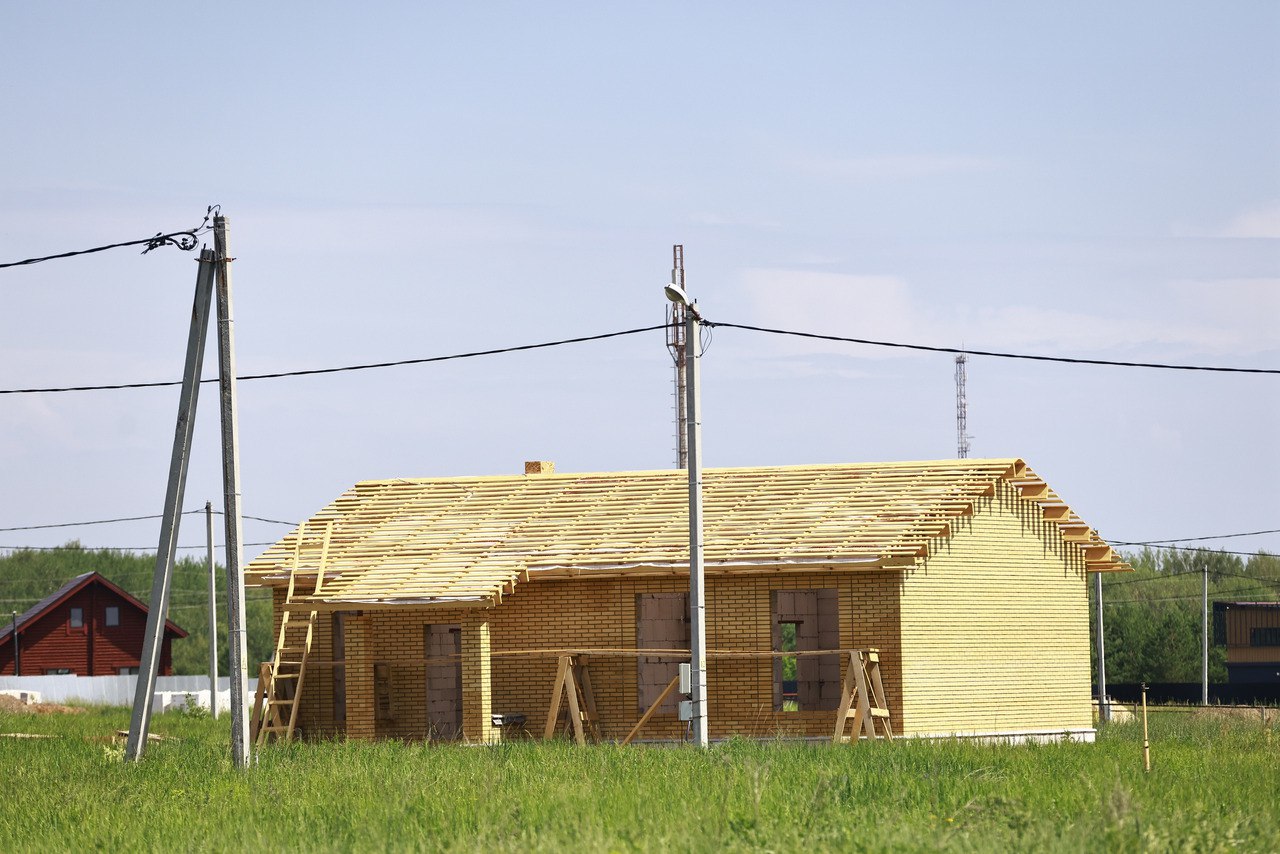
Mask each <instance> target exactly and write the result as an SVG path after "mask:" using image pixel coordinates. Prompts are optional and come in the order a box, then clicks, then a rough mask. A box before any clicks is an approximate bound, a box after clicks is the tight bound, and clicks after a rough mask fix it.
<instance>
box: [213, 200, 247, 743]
mask: <svg viewBox="0 0 1280 854" xmlns="http://www.w3.org/2000/svg"><path fill="white" fill-rule="evenodd" d="M213 246H214V250H215V251H216V253H217V256H218V258H217V267H218V287H217V293H218V378H219V383H218V388H219V391H220V395H219V402H220V406H219V409H220V411H221V414H222V494H223V497H222V510H223V513H224V514H225V516H224V519H223V521H224V522H225V523H226V540H225V542H226V544H227V552H226V554H227V652H228V657H229V660H228V662H227V667H228V673H227V675H228V676H229V677H230V680H231V761H232V762H233V763H234V764H235V766H236V767H237V768H247V767H248V765H249V715H248V702H249V696H248V695H249V664H248V637H247V634H246V631H245V625H244V622H245V621H244V570H243V569H242V567H241V560H242V558H243V557H244V554H243V551H242V549H243V544H242V540H241V536H240V524H241V519H240V457H239V445H240V434H239V427H238V425H237V423H236V354H235V334H234V322H233V320H232V313H231V260H232V259H231V258H229V257H228V256H227V218H226V217H224V216H219V217H214V219H213Z"/></svg>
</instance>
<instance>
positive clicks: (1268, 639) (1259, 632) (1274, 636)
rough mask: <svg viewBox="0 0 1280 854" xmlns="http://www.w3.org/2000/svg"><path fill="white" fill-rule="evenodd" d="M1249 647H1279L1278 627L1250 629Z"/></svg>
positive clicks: (1279, 629) (1279, 628)
mask: <svg viewBox="0 0 1280 854" xmlns="http://www.w3.org/2000/svg"><path fill="white" fill-rule="evenodd" d="M1249 646H1280V626H1259V627H1256V628H1253V629H1250V630H1249Z"/></svg>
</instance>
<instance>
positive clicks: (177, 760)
mask: <svg viewBox="0 0 1280 854" xmlns="http://www.w3.org/2000/svg"><path fill="white" fill-rule="evenodd" d="M127 723H128V713H127V710H109V711H91V712H89V713H86V714H84V715H76V716H59V717H53V716H41V717H36V716H26V715H0V731H9V732H13V731H23V732H44V733H56V734H57V735H58V736H59V737H58V738H54V739H43V740H36V739H26V740H17V739H9V738H0V769H3V778H4V786H3V791H4V796H3V798H0V839H2V840H4V845H5V847H6V848H9V849H11V850H19V851H28V850H30V851H34V850H50V849H52V850H64V849H86V848H109V849H116V850H159V849H175V848H182V849H187V848H190V849H198V850H245V849H266V848H268V847H270V848H275V849H285V850H299V849H319V850H359V851H365V850H480V849H483V850H496V851H527V850H534V851H536V850H563V849H569V848H577V849H580V850H586V851H602V850H607V851H618V850H646V851H648V850H680V851H684V850H691V851H710V850H758V849H771V850H813V851H827V850H853V851H884V850H933V849H945V850H959V851H993V850H1010V849H1014V850H1034V851H1085V850H1090V851H1094V850H1120V851H1126V850H1127V851H1144V850H1151V851H1168V850H1190V851H1216V850H1228V849H1230V850H1235V851H1239V850H1246V851H1272V850H1276V848H1277V846H1278V845H1280V805H1278V803H1277V798H1276V793H1277V791H1280V785H1278V784H1280V770H1278V769H1280V735H1277V734H1276V733H1275V732H1273V731H1271V730H1269V729H1268V728H1267V727H1265V726H1264V725H1262V724H1260V723H1259V722H1258V721H1257V720H1256V719H1249V720H1231V719H1199V718H1194V717H1192V716H1190V715H1185V714H1180V715H1175V714H1172V713H1165V714H1156V715H1155V716H1154V717H1153V721H1152V744H1153V757H1154V760H1153V770H1152V772H1151V773H1150V774H1149V775H1148V774H1144V773H1143V771H1142V765H1141V749H1140V745H1141V728H1140V725H1138V724H1117V725H1113V726H1111V727H1109V728H1108V729H1106V730H1105V731H1104V733H1103V735H1102V736H1101V737H1100V739H1099V741H1098V742H1097V743H1096V744H1092V745H1081V744H1054V745H1043V746H990V745H981V744H973V743H965V742H942V743H923V742H916V741H904V740H899V741H897V742H894V743H893V744H884V743H876V744H861V745H858V746H856V747H840V748H832V747H830V746H826V745H807V744H796V743H784V742H765V743H760V742H749V741H731V742H728V743H725V744H720V745H716V746H714V747H713V748H712V749H710V750H707V751H701V752H700V751H696V750H693V749H662V748H645V747H628V748H620V747H616V746H612V745H600V746H594V747H589V748H585V749H584V748H575V747H573V746H570V745H568V744H565V743H551V744H541V743H534V742H519V743H513V744H507V745H502V746H499V747H491V748H473V747H462V746H446V747H430V746H426V745H420V744H409V745H406V744H401V743H396V742H383V743H373V744H367V743H346V742H327V743H319V744H300V745H281V746H276V747H272V748H270V749H267V750H265V751H263V753H262V754H261V757H260V761H259V763H258V765H257V766H256V767H254V768H252V769H250V770H248V771H247V772H237V771H235V770H234V769H232V767H231V765H230V762H229V759H228V755H227V749H226V731H225V726H226V719H225V718H224V719H222V720H220V721H218V722H213V721H210V720H208V719H203V720H202V719H193V718H187V717H183V716H181V715H179V714H166V715H161V716H158V717H157V718H156V720H155V723H154V726H153V732H157V733H160V734H163V735H165V736H168V737H170V740H167V741H163V742H160V743H158V744H154V745H152V746H151V747H150V749H149V751H148V754H147V756H146V758H145V760H144V761H143V762H142V763H141V764H138V765H126V764H124V763H123V762H122V761H121V753H122V751H121V749H120V748H119V747H118V746H114V745H112V744H110V743H109V742H104V741H102V740H100V738H101V737H102V736H104V735H107V734H109V733H110V732H111V731H112V730H113V729H116V728H123V727H124V726H126V725H127ZM95 739H99V740H95Z"/></svg>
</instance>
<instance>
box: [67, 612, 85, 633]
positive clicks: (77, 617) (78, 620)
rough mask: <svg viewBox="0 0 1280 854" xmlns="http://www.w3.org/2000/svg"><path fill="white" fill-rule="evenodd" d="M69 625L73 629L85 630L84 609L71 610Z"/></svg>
mask: <svg viewBox="0 0 1280 854" xmlns="http://www.w3.org/2000/svg"><path fill="white" fill-rule="evenodd" d="M69 625H70V626H71V628H73V629H82V628H84V609H83V608H72V609H71V622H70V624H69Z"/></svg>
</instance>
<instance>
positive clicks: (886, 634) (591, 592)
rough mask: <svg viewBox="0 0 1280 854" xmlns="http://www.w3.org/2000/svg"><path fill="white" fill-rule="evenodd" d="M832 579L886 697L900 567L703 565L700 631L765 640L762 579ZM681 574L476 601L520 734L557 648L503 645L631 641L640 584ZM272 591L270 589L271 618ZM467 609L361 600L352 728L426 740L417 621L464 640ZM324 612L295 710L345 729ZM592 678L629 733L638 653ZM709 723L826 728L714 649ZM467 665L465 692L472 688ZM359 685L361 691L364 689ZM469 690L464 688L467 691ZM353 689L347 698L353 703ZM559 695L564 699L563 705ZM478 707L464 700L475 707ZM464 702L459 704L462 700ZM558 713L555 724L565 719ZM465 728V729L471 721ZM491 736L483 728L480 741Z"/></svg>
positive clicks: (603, 711)
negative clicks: (456, 628)
mask: <svg viewBox="0 0 1280 854" xmlns="http://www.w3.org/2000/svg"><path fill="white" fill-rule="evenodd" d="M823 588H834V589H836V590H837V593H838V601H839V613H840V645H841V647H846V648H848V647H869V646H876V647H879V648H880V649H881V651H882V655H881V661H882V673H883V675H884V677H885V682H886V691H887V693H888V695H889V703H890V707H891V708H894V707H896V705H897V704H898V702H899V701H900V696H901V695H900V679H899V676H898V671H899V668H900V656H899V654H898V652H897V615H898V604H897V588H898V573H896V572H892V571H884V570H879V571H871V572H857V573H853V572H825V573H821V572H815V573H813V574H805V575H797V574H767V575H765V574H761V575H747V576H742V575H739V576H731V577H724V576H712V577H710V578H709V579H708V585H707V608H708V617H707V635H708V637H707V643H708V647H709V648H711V649H717V650H718V649H739V650H768V649H769V648H770V646H771V643H772V629H773V626H772V621H771V615H770V594H771V591H774V590H781V589H823ZM687 589H688V582H687V580H686V579H684V578H680V577H677V576H672V577H663V578H652V579H637V580H626V581H623V580H617V579H614V580H605V581H589V580H585V581H579V580H575V581H544V582H536V581H535V582H530V583H526V584H521V585H519V586H518V587H517V589H516V592H515V593H514V594H513V595H511V596H508V597H506V599H505V600H504V601H503V603H502V605H500V606H498V607H497V608H493V609H486V610H485V611H483V612H480V613H483V614H484V615H486V616H487V617H488V628H489V643H490V649H491V652H492V658H491V677H490V678H491V686H492V694H491V696H492V706H491V709H492V711H493V712H502V713H519V714H524V715H526V717H527V719H528V722H527V725H526V728H527V730H528V732H529V733H531V734H534V735H540V734H541V732H542V729H543V725H544V724H545V722H546V716H547V712H548V708H549V706H550V702H551V690H552V686H553V683H554V679H555V675H556V667H557V659H556V657H555V656H554V655H551V654H547V655H536V656H530V655H509V653H511V652H513V651H524V650H557V649H566V648H589V649H601V648H607V649H633V648H634V647H635V634H636V622H635V621H636V613H635V611H636V594H638V593H658V592H681V591H685V590H687ZM281 604H282V599H278V600H277V609H276V619H277V626H278V621H279V612H280V605H281ZM477 616H479V615H478V614H477V613H476V612H471V611H467V610H458V609H426V608H413V609H396V610H369V611H365V612H364V616H363V617H362V618H359V620H358V621H357V620H356V618H348V629H347V648H346V651H347V662H348V663H347V665H346V674H347V675H346V679H347V724H346V732H347V734H348V735H349V736H350V737H369V736H368V735H367V733H369V732H370V731H372V733H373V736H376V737H398V738H407V739H416V738H423V737H425V736H426V733H427V731H428V721H427V715H426V703H425V697H426V666H425V662H424V658H425V647H424V641H423V631H424V629H423V627H424V626H425V625H428V624H431V623H461V624H463V635H462V643H463V646H464V652H465V649H466V647H467V644H468V643H469V641H468V634H469V632H468V620H469V619H471V620H474V619H475V617H477ZM357 622H358V623H359V624H360V625H364V626H366V627H367V640H365V641H364V642H363V643H362V642H361V640H360V639H359V638H357V639H356V640H355V644H356V646H353V629H352V626H353V625H354V624H356V623H357ZM330 626H331V617H330V615H329V614H326V613H321V614H320V616H319V619H318V621H317V625H316V633H315V641H314V644H313V653H312V659H313V661H314V662H315V664H314V665H313V666H312V667H311V668H310V669H309V671H308V674H307V677H306V683H305V686H304V700H303V706H302V708H301V709H300V714H299V719H300V723H301V725H302V726H303V728H304V732H305V733H306V734H308V735H312V734H316V735H319V734H329V733H337V732H341V731H342V727H341V726H340V725H336V724H335V723H334V722H333V719H332V718H333V702H332V696H333V677H332V667H330V666H328V665H327V663H326V662H327V661H328V660H329V657H330V655H329V650H330V648H331V643H332V635H331V633H330ZM378 663H387V664H390V666H391V682H392V684H391V691H392V719H391V720H390V721H385V720H380V721H375V722H373V723H372V725H371V724H370V723H369V722H363V723H361V722H358V720H357V717H358V716H362V715H363V716H368V715H372V714H373V708H374V705H373V691H374V680H373V668H374V666H375V665H376V664H378ZM589 668H590V671H591V679H592V684H593V687H594V689H595V691H594V693H595V698H596V705H597V711H598V713H599V726H600V731H601V733H600V734H601V735H602V736H603V737H604V738H608V739H620V738H622V737H623V736H625V735H626V734H627V732H629V731H630V729H631V727H632V726H633V725H634V724H635V722H636V721H637V720H638V719H639V717H640V715H641V713H642V710H641V709H640V708H639V705H638V698H637V693H638V687H637V679H638V676H637V672H636V659H635V657H633V656H609V655H598V656H595V657H593V658H592V659H591V662H590V664H589ZM708 671H709V673H708V675H709V685H708V692H709V695H710V703H709V707H708V713H709V716H710V722H711V735H712V737H713V738H721V737H726V736H729V735H747V736H755V737H770V736H774V735H779V734H781V735H790V736H801V735H803V736H822V737H830V735H831V733H832V731H833V729H834V713H832V712H830V711H822V712H818V711H814V712H808V711H805V712H775V711H773V705H774V704H773V669H772V660H771V659H768V658H758V659H723V658H712V659H710V660H709V662H708ZM468 685H469V682H468V676H467V674H465V673H464V689H463V690H464V693H468V692H469V688H468ZM366 695H367V698H366ZM468 696H474V694H473V693H468ZM353 700H354V703H355V704H353ZM565 707H567V703H565V702H563V701H562V709H564V708H565ZM473 711H474V710H473ZM463 714H464V716H465V717H466V719H467V721H468V722H469V723H470V722H473V721H477V720H478V718H476V717H474V716H472V715H468V708H467V703H466V700H465V698H464V707H463ZM564 725H565V716H564V714H562V716H561V723H560V729H561V731H564ZM685 728H686V725H685V724H684V723H682V722H680V721H679V720H678V719H677V717H676V715H675V714H674V713H668V714H658V715H655V716H654V717H653V718H651V719H650V721H649V723H648V724H647V725H646V727H645V729H644V730H643V731H642V732H641V734H640V735H639V738H641V739H648V738H679V737H681V736H682V735H683V734H684V732H685ZM467 735H468V737H472V736H471V733H467ZM491 737H492V734H490V733H487V732H481V733H479V735H478V738H480V739H487V738H491Z"/></svg>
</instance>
